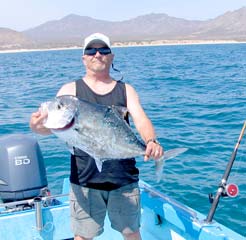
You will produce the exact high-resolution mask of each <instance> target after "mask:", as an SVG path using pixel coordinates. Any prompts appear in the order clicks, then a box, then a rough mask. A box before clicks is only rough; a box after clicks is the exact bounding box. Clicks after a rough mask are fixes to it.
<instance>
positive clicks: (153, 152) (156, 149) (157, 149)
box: [144, 141, 164, 161]
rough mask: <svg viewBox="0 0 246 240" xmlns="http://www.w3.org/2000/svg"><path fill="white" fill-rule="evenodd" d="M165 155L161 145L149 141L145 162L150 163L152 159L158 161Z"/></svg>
mask: <svg viewBox="0 0 246 240" xmlns="http://www.w3.org/2000/svg"><path fill="white" fill-rule="evenodd" d="M163 154H164V150H163V148H162V146H161V145H160V144H159V143H157V142H155V141H149V142H148V143H147V145H146V151H145V156H144V161H148V160H149V159H150V158H153V159H155V160H158V159H159V158H161V157H162V156H163Z"/></svg>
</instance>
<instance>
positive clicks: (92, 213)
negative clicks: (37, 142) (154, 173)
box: [30, 33, 163, 240]
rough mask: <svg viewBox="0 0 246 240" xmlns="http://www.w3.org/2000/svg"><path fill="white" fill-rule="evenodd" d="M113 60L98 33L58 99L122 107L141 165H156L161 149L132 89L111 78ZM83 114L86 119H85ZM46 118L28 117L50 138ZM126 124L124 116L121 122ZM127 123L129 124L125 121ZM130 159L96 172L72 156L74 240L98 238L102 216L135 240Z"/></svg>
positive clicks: (82, 157)
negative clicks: (80, 72)
mask: <svg viewBox="0 0 246 240" xmlns="http://www.w3.org/2000/svg"><path fill="white" fill-rule="evenodd" d="M113 59H114V54H113V53H112V52H111V48H110V40H109V38H108V37H107V36H105V35H103V34H101V33H95V34H92V35H90V36H88V37H87V38H86V39H85V42H84V51H83V56H82V61H83V64H84V66H85V69H86V74H85V76H84V77H83V78H82V79H80V80H77V81H74V82H70V83H67V84H65V85H64V86H62V87H61V89H60V90H59V91H58V93H57V96H61V95H74V96H77V97H78V98H81V99H85V100H87V101H90V102H94V103H98V104H104V105H115V106H123V107H127V109H128V111H129V113H130V115H131V117H132V119H133V122H134V124H135V126H136V129H137V130H138V132H139V134H140V135H141V137H142V139H143V140H144V141H145V143H146V146H147V147H146V152H145V157H144V160H145V161H147V160H148V159H149V158H153V159H159V158H160V157H161V156H162V155H163V149H162V147H161V146H160V144H159V143H158V142H157V141H156V140H155V139H156V135H155V131H154V128H153V125H152V123H151V121H150V120H149V118H148V117H147V116H146V114H145V112H144V110H143V108H142V106H141V104H140V102H139V98H138V95H137V93H136V91H135V90H134V88H133V87H132V86H131V85H129V84H126V83H123V82H121V81H115V80H114V79H113V78H112V77H111V76H110V67H111V65H112V63H113ZM85 114H86V113H85ZM46 117H47V114H45V113H42V112H40V111H38V112H35V113H33V114H32V116H31V120H30V127H31V129H32V130H33V131H34V132H36V133H39V134H43V135H45V134H50V133H51V132H50V130H49V129H46V128H45V127H44V126H43V120H44V119H45V118H46ZM125 120H126V121H128V116H126V117H125ZM128 122H129V121H128ZM135 164H136V162H135V159H121V160H119V161H115V160H112V161H111V160H108V161H106V162H104V164H103V168H102V171H101V172H99V171H98V170H97V167H96V165H95V161H94V159H93V158H92V157H90V156H89V155H88V154H87V153H85V152H83V151H82V150H80V149H74V154H72V155H71V175H70V182H71V193H70V207H71V225H72V230H73V232H74V235H75V237H74V239H75V240H90V239H93V238H94V237H95V236H98V235H100V234H101V233H102V232H103V223H104V218H105V215H106V212H107V213H108V216H109V219H110V221H111V226H112V227H113V228H114V229H115V230H117V231H119V232H121V233H122V234H123V237H124V239H126V240H133V239H134V240H140V239H141V236H140V232H139V228H140V199H139V197H140V196H139V188H138V180H139V179H138V175H139V171H138V169H137V168H136V167H135Z"/></svg>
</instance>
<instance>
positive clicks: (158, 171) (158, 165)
mask: <svg viewBox="0 0 246 240" xmlns="http://www.w3.org/2000/svg"><path fill="white" fill-rule="evenodd" d="M187 150H188V148H174V149H171V150H168V151H165V152H164V155H163V157H161V158H160V159H158V160H156V161H155V175H156V182H157V183H159V182H160V181H161V179H162V174H163V168H164V162H165V161H166V160H169V159H172V158H175V157H177V156H178V155H180V154H181V153H184V152H186V151H187Z"/></svg>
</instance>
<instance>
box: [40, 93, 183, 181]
mask: <svg viewBox="0 0 246 240" xmlns="http://www.w3.org/2000/svg"><path fill="white" fill-rule="evenodd" d="M41 109H43V110H44V111H47V112H48V117H47V119H46V121H45V123H44V126H45V127H46V128H49V129H51V131H52V132H53V133H54V134H55V135H56V136H57V137H58V138H60V139H62V140H63V141H64V142H66V143H67V145H68V147H69V149H70V151H71V152H72V153H73V147H76V148H79V149H81V150H83V151H84V152H86V153H88V154H89V155H90V156H92V157H93V158H94V159H95V162H96V166H97V168H98V170H99V171H101V170H102V164H103V162H104V161H107V160H109V159H116V160H117V159H125V158H132V157H137V156H140V155H142V156H143V155H144V154H145V149H146V145H145V144H144V143H143V142H142V141H140V140H139V139H138V138H137V136H136V135H135V134H134V132H133V130H132V129H131V128H130V127H129V125H128V124H127V123H126V121H125V120H124V119H123V115H124V113H126V108H123V107H122V108H120V107H116V106H104V105H99V104H93V103H90V102H87V101H84V100H79V99H78V98H76V97H74V96H70V95H66V96H59V97H56V98H54V99H53V100H52V101H49V102H46V103H43V104H42V105H41ZM186 150H187V149H186V148H176V149H172V150H169V151H166V152H165V154H164V157H163V158H162V159H161V160H158V161H155V163H156V175H157V181H160V179H161V176H162V170H163V162H164V160H167V159H170V158H173V157H175V156H177V155H179V154H180V153H182V152H184V151H186Z"/></svg>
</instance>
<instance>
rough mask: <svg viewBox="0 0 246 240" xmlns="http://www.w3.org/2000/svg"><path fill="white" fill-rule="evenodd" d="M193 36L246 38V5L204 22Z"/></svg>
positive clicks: (197, 37)
mask: <svg viewBox="0 0 246 240" xmlns="http://www.w3.org/2000/svg"><path fill="white" fill-rule="evenodd" d="M190 37H191V38H192V37H193V38H196V39H199V38H200V39H224V40H228V39H229V40H238V41H245V40H246V7H243V8H240V9H238V10H236V11H233V12H226V13H225V14H223V15H221V16H219V17H217V18H215V19H212V20H209V21H206V22H204V24H203V26H202V27H201V28H200V29H199V30H198V31H196V32H194V33H193V34H192V35H191V36H190Z"/></svg>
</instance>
